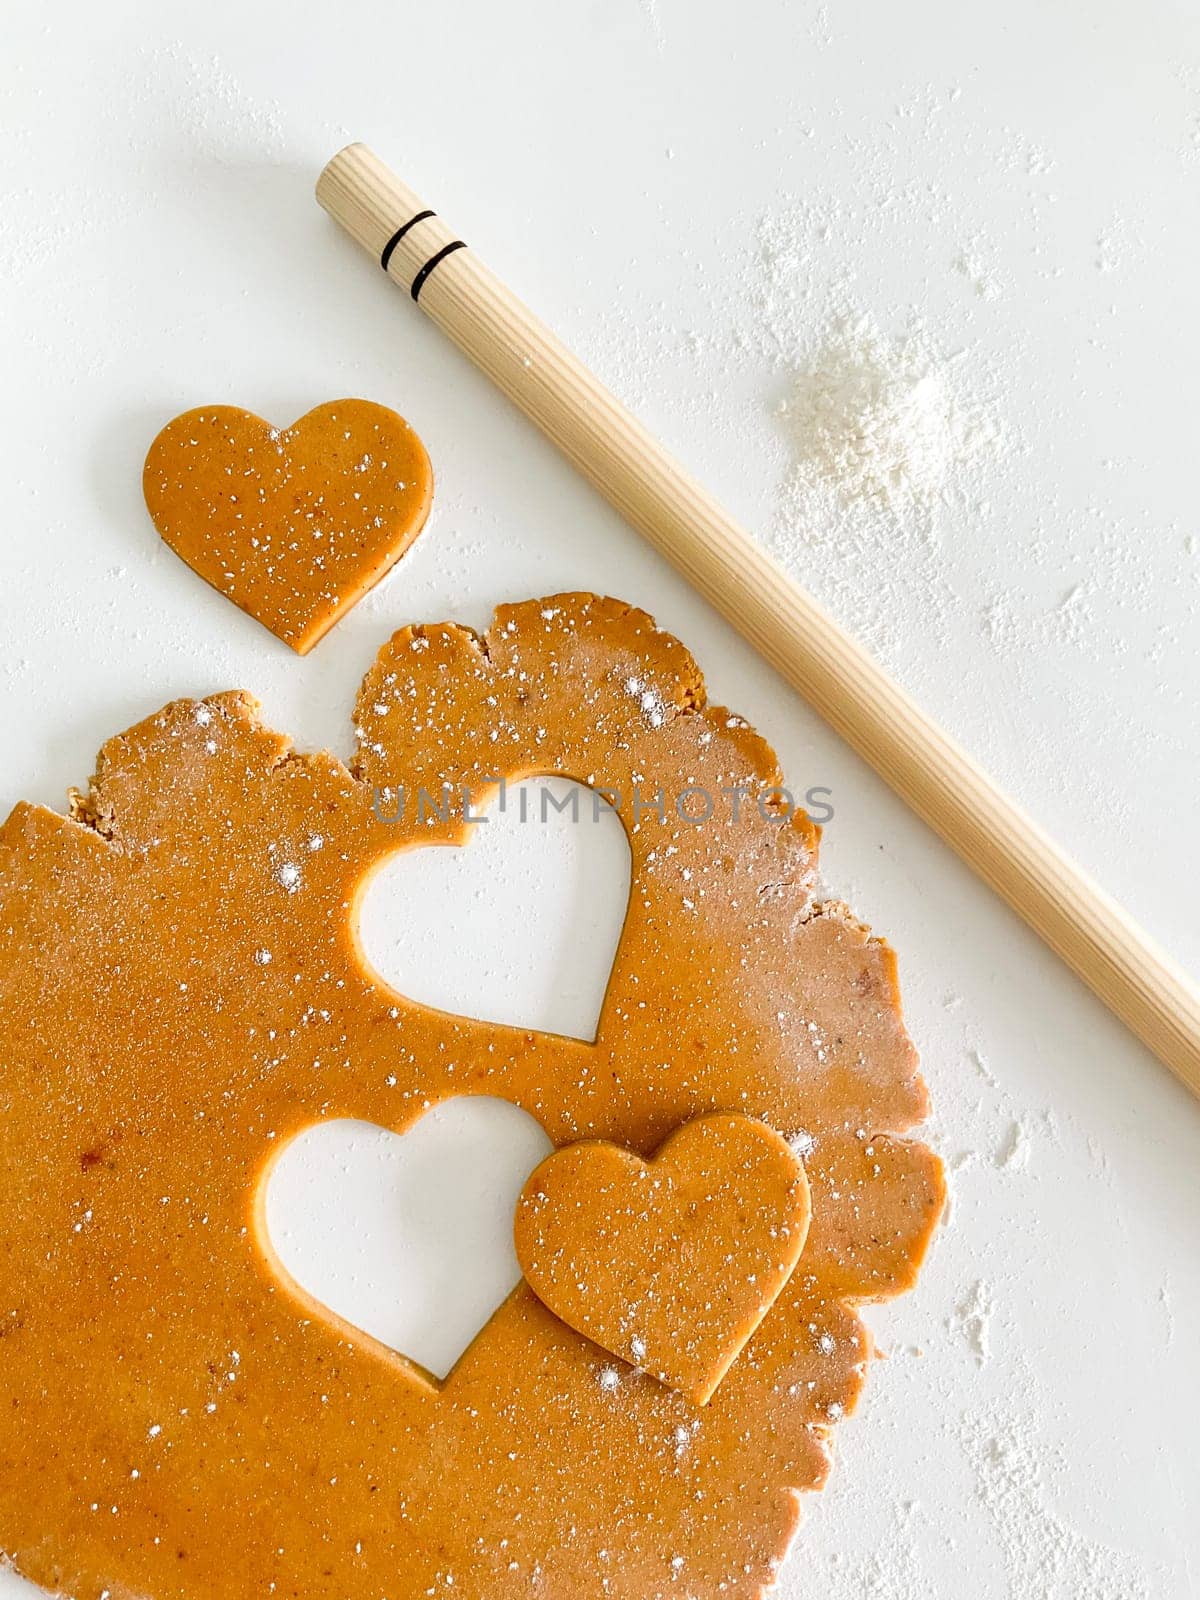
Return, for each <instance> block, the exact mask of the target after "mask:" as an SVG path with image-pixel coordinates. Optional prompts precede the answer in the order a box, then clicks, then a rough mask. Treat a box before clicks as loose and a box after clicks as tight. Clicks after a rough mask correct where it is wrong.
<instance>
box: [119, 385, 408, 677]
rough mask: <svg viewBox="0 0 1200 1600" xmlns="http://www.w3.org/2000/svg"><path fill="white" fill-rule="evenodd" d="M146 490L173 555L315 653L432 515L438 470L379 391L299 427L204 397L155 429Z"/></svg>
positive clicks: (335, 405) (314, 415)
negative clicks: (381, 401) (379, 401)
mask: <svg viewBox="0 0 1200 1600" xmlns="http://www.w3.org/2000/svg"><path fill="white" fill-rule="evenodd" d="M142 487H143V490H144V493H145V496H146V505H147V506H148V508H149V511H150V515H151V517H152V518H153V520H154V526H155V527H156V528H157V529H158V531H159V533H160V535H161V536H162V538H163V539H164V540H165V541H166V543H167V544H169V545H170V546H171V548H172V550H174V551H175V553H176V555H179V556H182V557H183V559H184V560H185V561H186V562H187V564H188V566H189V567H191V568H192V570H193V571H194V572H198V573H199V574H200V576H201V577H202V578H203V579H204V580H205V582H206V583H211V584H212V586H213V588H214V589H219V590H220V592H221V593H222V594H223V595H226V596H227V597H228V598H229V599H230V600H232V601H233V603H234V605H236V606H239V607H240V608H241V609H242V610H243V611H245V612H247V613H248V614H249V615H250V616H252V617H254V618H256V620H257V621H259V622H261V623H262V624H263V626H264V627H265V628H269V629H270V630H271V632H272V633H273V634H275V635H276V636H277V637H278V638H280V639H282V640H283V641H284V643H285V644H289V645H291V647H292V649H293V650H295V651H296V652H297V653H298V654H299V655H305V654H306V653H307V652H308V651H309V650H311V649H312V647H313V645H314V644H316V642H317V640H318V639H320V638H322V637H323V636H324V635H325V634H326V633H327V632H328V631H329V629H330V628H331V627H332V626H333V624H334V623H335V622H336V621H337V620H338V618H339V617H342V616H344V615H345V614H346V612H347V611H349V610H350V608H351V606H353V605H354V604H355V602H356V601H358V600H361V599H362V597H363V595H365V594H366V593H367V591H368V590H369V589H371V588H372V587H373V586H374V585H375V584H376V583H378V582H379V580H380V578H382V577H383V575H384V573H385V572H387V571H388V570H389V568H390V567H392V566H393V565H394V564H395V562H397V561H398V560H399V559H400V557H401V556H402V555H403V554H404V552H405V551H406V550H407V549H408V547H409V545H410V544H412V542H413V540H414V539H415V538H416V537H417V535H418V534H419V533H420V531H421V529H422V528H423V527H424V526H425V520H426V518H427V517H428V516H429V508H430V505H431V504H432V501H433V469H432V468H431V466H430V464H429V457H428V455H427V454H426V451H425V446H424V445H423V444H422V443H421V441H420V439H418V437H417V435H416V434H415V433H414V432H413V430H412V429H411V428H410V427H409V425H408V423H407V422H405V420H404V418H403V417H400V416H397V414H396V413H395V412H394V411H389V410H388V409H387V407H386V406H377V405H373V404H372V403H371V402H370V401H369V400H333V401H330V402H329V404H327V405H323V406H318V407H317V408H316V410H314V411H310V412H308V414H307V415H306V416H303V417H301V418H300V420H299V422H294V423H293V424H292V426H291V427H290V428H275V427H272V426H271V424H270V423H269V422H264V420H263V419H262V417H256V416H255V415H254V414H253V412H250V411H243V410H241V409H240V408H239V407H238V406H202V407H200V408H199V409H198V410H195V411H185V412H184V413H183V414H182V416H178V417H176V418H175V419H174V421H172V422H169V423H168V424H167V426H166V427H165V428H164V429H163V430H162V432H161V433H160V434H159V435H158V437H157V438H156V439H155V441H154V443H153V444H152V445H151V446H150V453H149V454H148V455H147V457H146V466H145V471H144V473H143V476H142Z"/></svg>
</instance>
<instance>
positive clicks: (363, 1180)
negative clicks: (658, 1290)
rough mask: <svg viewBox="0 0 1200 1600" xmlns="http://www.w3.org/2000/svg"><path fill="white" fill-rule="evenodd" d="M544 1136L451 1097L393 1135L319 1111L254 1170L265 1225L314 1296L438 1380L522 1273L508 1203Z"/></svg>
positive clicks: (473, 1100)
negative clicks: (267, 1163)
mask: <svg viewBox="0 0 1200 1600" xmlns="http://www.w3.org/2000/svg"><path fill="white" fill-rule="evenodd" d="M552 1148H553V1146H552V1144H551V1142H550V1140H549V1138H548V1137H547V1136H546V1134H545V1132H544V1131H543V1129H542V1127H541V1126H540V1124H539V1123H538V1122H536V1121H535V1120H534V1118H533V1117H531V1116H529V1115H528V1113H527V1112H524V1111H522V1110H521V1109H520V1107H519V1106H514V1105H510V1104H509V1103H508V1102H507V1101H506V1100H495V1099H492V1098H489V1097H484V1096H475V1097H471V1096H460V1097H458V1098H456V1099H453V1100H447V1101H444V1102H443V1103H442V1104H441V1105H438V1106H435V1107H434V1108H433V1110H431V1111H427V1112H426V1113H425V1115H424V1116H423V1117H421V1118H420V1120H419V1121H418V1122H416V1123H414V1124H413V1126H412V1127H411V1128H410V1129H409V1130H408V1131H407V1132H406V1133H404V1134H403V1135H398V1134H394V1133H391V1132H390V1131H389V1130H388V1129H386V1128H381V1127H379V1126H377V1125H376V1124H374V1123H370V1122H355V1121H350V1120H348V1119H344V1118H343V1119H339V1120H336V1121H329V1122H322V1123H318V1124H317V1125H316V1126H314V1127H312V1128H309V1129H307V1130H306V1131H305V1132H304V1133H302V1134H300V1135H299V1136H298V1137H297V1138H295V1139H293V1140H292V1141H291V1142H290V1143H289V1144H288V1145H286V1146H285V1147H284V1148H283V1150H281V1151H280V1152H279V1154H278V1155H277V1156H276V1158H275V1160H274V1162H273V1163H272V1165H271V1168H270V1170H269V1172H268V1173H267V1176H266V1180H265V1181H266V1193H265V1197H264V1200H265V1215H266V1226H267V1234H268V1237H269V1239H270V1243H271V1248H272V1250H273V1251H274V1254H275V1258H276V1262H277V1264H278V1266H279V1267H280V1268H282V1270H283V1271H284V1272H285V1273H286V1274H287V1275H288V1276H289V1277H290V1278H291V1279H293V1280H294V1282H295V1283H296V1284H297V1285H298V1286H299V1287H300V1289H301V1290H303V1292H304V1293H305V1294H306V1295H307V1296H308V1297H309V1298H311V1299H312V1300H315V1301H317V1302H319V1303H320V1304H321V1305H322V1306H325V1307H328V1309H329V1310H330V1311H332V1312H334V1313H335V1315H337V1316H338V1317H340V1318H341V1319H342V1320H343V1321H344V1322H347V1323H350V1324H351V1325H352V1326H353V1327H355V1328H358V1329H361V1330H362V1331H363V1332H364V1333H367V1334H369V1335H370V1336H371V1337H372V1338H374V1339H378V1340H379V1342H380V1343H381V1344H385V1345H388V1346H389V1347H390V1348H391V1349H393V1350H397V1351H399V1352H400V1354H401V1355H404V1356H407V1357H408V1359H409V1360H410V1361H415V1362H416V1363H417V1365H418V1366H421V1367H423V1368H425V1370H426V1371H427V1372H429V1373H431V1374H433V1376H434V1377H436V1378H444V1377H445V1376H446V1374H447V1373H448V1372H449V1371H450V1369H451V1367H453V1365H454V1363H455V1362H456V1361H457V1360H458V1358H459V1356H460V1355H461V1354H462V1353H463V1351H464V1350H465V1349H466V1348H467V1346H468V1345H469V1344H470V1343H471V1340H472V1339H473V1338H474V1337H475V1335H476V1334H477V1333H478V1332H479V1330H480V1329H481V1328H482V1327H483V1326H484V1324H485V1323H486V1322H487V1321H488V1319H489V1318H490V1317H491V1315H492V1313H493V1312H494V1311H495V1310H496V1308H497V1306H499V1305H500V1304H501V1303H502V1302H503V1301H504V1300H505V1298H506V1297H507V1296H508V1295H509V1294H510V1293H511V1292H512V1290H513V1289H514V1288H515V1287H516V1285H517V1283H518V1282H519V1281H520V1277H521V1269H520V1267H519V1265H518V1264H517V1257H516V1251H515V1249H514V1247H513V1212H514V1210H515V1208H516V1203H517V1197H518V1195H519V1194H520V1192H521V1188H522V1186H523V1185H524V1183H525V1180H526V1179H527V1178H528V1177H529V1174H530V1173H531V1172H532V1171H533V1169H534V1168H535V1167H536V1166H537V1165H538V1163H539V1162H540V1161H541V1160H542V1159H543V1157H545V1156H546V1155H547V1154H548V1153H549V1151H550V1150H551V1149H552Z"/></svg>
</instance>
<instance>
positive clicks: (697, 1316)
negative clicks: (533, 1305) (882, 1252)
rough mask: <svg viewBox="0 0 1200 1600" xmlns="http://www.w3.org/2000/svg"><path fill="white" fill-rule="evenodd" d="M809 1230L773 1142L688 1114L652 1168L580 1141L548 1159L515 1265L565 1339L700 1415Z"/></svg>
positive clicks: (789, 1157) (798, 1189)
mask: <svg viewBox="0 0 1200 1600" xmlns="http://www.w3.org/2000/svg"><path fill="white" fill-rule="evenodd" d="M808 1223H809V1198H808V1183H807V1180H806V1179H805V1176H804V1167H803V1166H802V1164H801V1162H800V1158H799V1156H797V1155H796V1154H795V1152H794V1151H793V1150H792V1148H791V1146H790V1145H789V1144H788V1142H787V1140H786V1139H784V1138H783V1136H782V1135H781V1134H778V1133H776V1132H775V1130H774V1129H773V1128H769V1127H767V1125H766V1123H765V1122H758V1121H756V1120H754V1119H753V1118H751V1117H742V1116H736V1115H729V1114H725V1115H721V1116H713V1117H698V1118H697V1119H696V1120H695V1121H694V1122H688V1123H685V1124H684V1126H683V1127H682V1128H678V1129H676V1131H675V1132H674V1133H673V1134H672V1135H671V1137H670V1138H669V1139H667V1140H666V1142H665V1143H664V1144H663V1145H662V1146H661V1147H660V1148H659V1149H658V1150H657V1151H656V1152H655V1154H654V1159H653V1161H649V1162H647V1161H643V1160H641V1158H640V1157H639V1156H637V1155H636V1154H634V1153H633V1152H632V1151H630V1150H622V1149H621V1148H620V1147H619V1146H618V1145H614V1144H600V1143H595V1142H590V1141H582V1142H580V1143H579V1144H573V1145H568V1146H567V1147H566V1148H565V1149H562V1150H556V1151H555V1152H554V1154H553V1155H550V1156H547V1158H546V1159H545V1161H543V1162H542V1163H541V1165H540V1166H538V1168H537V1169H536V1170H535V1171H534V1172H533V1173H532V1174H531V1176H530V1178H529V1181H528V1183H527V1184H526V1185H525V1188H524V1190H523V1191H522V1194H521V1198H520V1200H519V1202H518V1204H517V1220H516V1230H515V1231H516V1245H517V1259H518V1260H519V1261H520V1263H521V1271H522V1272H523V1273H524V1274H525V1281H526V1282H527V1283H528V1285H529V1287H530V1288H531V1289H532V1290H533V1292H534V1294H536V1295H537V1297H538V1299H539V1300H540V1301H541V1302H542V1304H543V1305H545V1306H548V1307H549V1308H550V1310H551V1311H553V1312H554V1314H555V1315H556V1316H557V1317H560V1318H561V1319H562V1321H563V1322H565V1323H566V1324H567V1326H568V1327H569V1328H574V1329H575V1330H576V1331H577V1332H579V1333H582V1334H584V1335H586V1337H587V1338H589V1339H591V1340H592V1342H593V1343H594V1344H597V1345H599V1346H600V1348H601V1349H602V1350H608V1351H610V1352H611V1353H612V1354H614V1355H618V1356H620V1357H622V1359H623V1360H625V1361H626V1362H627V1363H628V1364H629V1365H630V1366H632V1367H636V1368H638V1369H639V1370H640V1371H645V1372H651V1373H653V1374H654V1376H655V1377H656V1378H657V1379H658V1380H659V1382H660V1383H665V1384H667V1385H668V1386H669V1387H670V1388H672V1389H678V1390H679V1392H680V1393H681V1394H687V1395H690V1396H691V1398H692V1399H693V1400H694V1401H695V1403H696V1405H698V1406H703V1405H707V1404H708V1402H709V1400H710V1399H711V1398H712V1395H713V1391H714V1390H715V1389H716V1387H717V1385H718V1384H719V1383H720V1381H721V1379H722V1378H723V1377H724V1376H725V1374H726V1372H728V1370H729V1368H730V1366H731V1365H732V1364H733V1361H734V1358H735V1357H736V1356H737V1355H738V1353H739V1352H740V1351H741V1349H742V1348H743V1346H744V1345H745V1343H746V1341H747V1339H749V1337H750V1335H751V1334H752V1333H753V1332H754V1330H755V1329H756V1328H757V1327H758V1325H759V1323H760V1322H761V1321H762V1319H763V1318H764V1317H765V1316H766V1314H767V1312H768V1311H769V1310H770V1309H771V1307H772V1305H773V1304H774V1303H775V1300H776V1298H777V1296H778V1295H779V1293H780V1291H781V1290H782V1288H783V1286H784V1285H785V1284H786V1283H787V1281H788V1279H789V1278H790V1277H791V1275H792V1271H793V1269H794V1267H795V1265H796V1263H797V1261H798V1260H799V1259H800V1252H801V1250H803V1248H804V1241H805V1239H806V1238H807V1236H808ZM617 1376H619V1374H618V1375H617ZM610 1381H612V1380H611V1379H610Z"/></svg>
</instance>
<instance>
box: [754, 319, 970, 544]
mask: <svg viewBox="0 0 1200 1600" xmlns="http://www.w3.org/2000/svg"><path fill="white" fill-rule="evenodd" d="M954 379H955V373H954V363H953V361H945V360H939V359H938V358H937V356H936V353H935V352H934V351H933V349H932V348H931V345H930V343H929V340H928V338H927V337H925V336H924V335H923V334H922V333H921V332H920V331H917V332H914V333H912V334H910V335H908V336H907V337H905V338H903V339H901V340H899V341H892V340H889V339H887V338H885V336H884V335H883V334H882V333H881V332H880V331H879V329H878V327H877V326H876V325H875V323H874V321H873V320H872V319H871V318H870V317H869V316H866V315H861V314H860V315H854V314H845V315H842V316H839V317H838V319H837V320H836V321H835V323H834V325H833V327H832V328H831V329H830V331H829V332H828V333H827V335H826V336H825V338H824V339H823V341H822V342H821V343H820V345H819V346H818V348H817V350H816V351H815V353H814V355H813V356H812V357H811V358H809V359H808V360H806V361H805V362H804V363H803V365H802V366H801V367H800V369H799V370H798V371H797V372H796V373H795V376H794V378H793V380H792V386H791V393H790V394H789V395H788V396H787V397H786V398H785V399H784V400H783V401H781V402H780V405H779V415H780V416H781V417H782V418H783V421H784V426H785V429H786V433H787V438H788V442H789V445H790V447H791V451H792V457H793V464H792V468H791V472H790V475H789V478H788V481H787V483H786V485H785V489H784V503H783V507H782V509H783V513H784V516H785V517H786V519H787V521H788V522H790V523H791V524H792V525H793V526H794V527H801V526H806V527H807V528H808V529H809V537H820V536H821V535H822V534H823V533H824V532H825V531H826V530H827V529H828V527H829V525H830V523H831V521H832V520H833V519H834V518H836V515H837V513H838V512H839V511H844V512H848V513H850V514H852V515H855V516H857V517H858V518H859V519H860V520H861V519H864V518H865V519H876V520H878V519H882V520H883V521H884V522H885V523H886V524H887V525H888V526H889V527H890V528H891V529H897V528H901V527H908V528H910V529H915V530H918V531H920V532H922V533H926V534H927V533H928V532H929V531H930V529H931V528H932V524H933V519H934V517H935V515H936V512H937V509H938V506H939V504H940V503H941V501H942V499H943V497H944V496H945V495H946V493H947V492H948V490H949V488H950V486H951V482H952V478H953V475H954V474H955V472H956V471H957V470H958V469H959V468H960V467H962V466H963V465H964V464H966V463H967V462H969V461H971V460H972V458H974V457H975V456H977V455H979V454H980V453H981V452H984V451H986V450H988V449H989V448H994V447H995V445H996V444H997V443H998V434H997V431H996V429H995V427H994V425H992V424H991V423H990V422H989V420H988V419H987V418H986V417H984V416H983V415H982V413H981V412H980V411H979V410H978V408H977V407H974V406H972V405H971V404H970V403H969V402H968V401H966V400H965V399H964V397H963V395H962V393H961V391H960V389H959V387H958V386H957V384H956V383H955V381H954Z"/></svg>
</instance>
